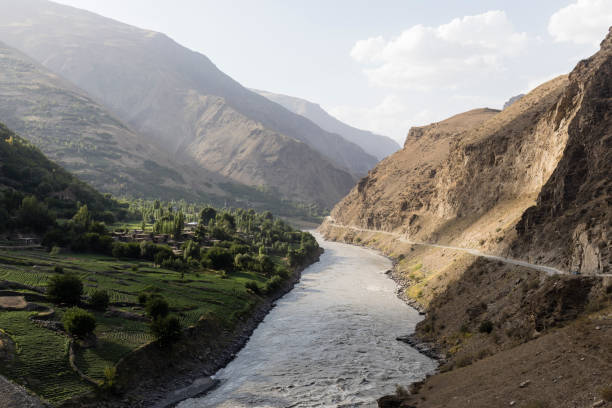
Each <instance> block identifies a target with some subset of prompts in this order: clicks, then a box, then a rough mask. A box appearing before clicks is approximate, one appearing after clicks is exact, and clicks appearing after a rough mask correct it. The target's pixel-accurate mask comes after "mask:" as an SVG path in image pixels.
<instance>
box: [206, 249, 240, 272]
mask: <svg viewBox="0 0 612 408" xmlns="http://www.w3.org/2000/svg"><path fill="white" fill-rule="evenodd" d="M202 260H208V263H209V265H210V266H211V268H213V269H229V268H231V267H232V266H233V265H234V257H233V256H232V253H231V252H230V251H229V250H228V249H225V248H219V247H216V246H215V247H212V248H209V249H208V250H206V252H205V253H204V254H203V256H202Z"/></svg>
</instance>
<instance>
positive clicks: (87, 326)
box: [62, 307, 96, 338]
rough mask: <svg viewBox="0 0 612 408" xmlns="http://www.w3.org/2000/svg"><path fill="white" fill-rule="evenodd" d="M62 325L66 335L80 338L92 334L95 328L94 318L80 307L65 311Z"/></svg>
mask: <svg viewBox="0 0 612 408" xmlns="http://www.w3.org/2000/svg"><path fill="white" fill-rule="evenodd" d="M62 323H63V324H64V328H65V329H66V331H67V332H68V333H70V334H72V335H73V336H75V337H80V338H83V337H86V336H87V335H89V334H91V333H93V331H94V329H95V328H96V319H95V318H94V316H93V315H92V314H91V313H89V312H87V311H86V310H83V309H81V308H80V307H71V308H70V309H68V310H66V311H65V312H64V316H63V317H62Z"/></svg>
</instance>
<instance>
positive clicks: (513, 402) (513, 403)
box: [508, 401, 516, 407]
mask: <svg viewBox="0 0 612 408" xmlns="http://www.w3.org/2000/svg"><path fill="white" fill-rule="evenodd" d="M508 405H510V406H511V407H513V406H515V405H516V401H510V404H508Z"/></svg>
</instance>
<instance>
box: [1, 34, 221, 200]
mask: <svg viewBox="0 0 612 408" xmlns="http://www.w3.org/2000/svg"><path fill="white" fill-rule="evenodd" d="M0 120H2V121H3V122H4V123H6V124H7V126H9V127H10V128H11V129H13V130H14V131H16V132H18V133H19V134H20V135H21V136H23V137H24V138H27V139H28V140H30V141H31V142H33V143H34V144H35V145H36V146H38V147H39V148H40V149H41V150H42V151H43V152H44V153H45V154H46V155H48V156H49V157H50V158H51V159H52V160H55V161H57V162H58V163H60V164H61V165H62V166H64V167H65V168H66V169H68V170H70V171H72V172H74V174H76V175H78V176H79V177H80V178H81V179H82V180H84V181H87V182H89V183H91V184H92V185H94V186H96V187H97V188H99V189H101V190H102V191H105V192H111V193H113V194H117V195H135V196H143V197H156V196H160V197H164V198H172V197H177V198H178V197H182V198H191V199H201V198H203V197H205V196H206V195H208V194H218V195H223V192H222V191H221V190H220V189H219V188H218V187H214V185H213V184H214V183H216V182H220V181H222V182H227V180H226V179H223V178H221V177H218V176H215V175H213V174H207V173H206V172H204V171H202V172H199V173H197V174H196V173H194V172H193V171H189V170H188V169H187V168H186V167H183V166H175V165H174V164H173V163H171V162H169V161H168V160H167V159H166V157H165V156H167V154H165V153H163V152H161V151H160V150H158V149H156V148H155V147H154V146H152V145H151V144H150V143H148V142H147V141H146V139H144V138H142V137H141V136H140V135H138V134H137V133H135V132H133V131H132V130H130V129H129V128H128V127H127V126H125V125H124V124H122V123H121V122H120V121H119V120H118V119H117V118H116V117H114V116H113V115H112V114H110V113H109V112H108V111H106V110H105V109H104V108H103V107H101V106H100V105H99V104H97V103H96V102H95V101H93V100H92V99H91V98H90V97H88V96H87V95H86V94H84V92H83V91H81V90H80V89H78V88H77V87H75V86H73V85H72V84H70V83H68V82H67V81H65V80H63V79H61V78H59V77H58V76H57V75H55V74H53V73H51V72H49V71H48V70H47V69H46V68H44V67H42V66H41V65H40V64H38V63H37V62H35V61H33V60H31V59H30V58H29V57H27V56H25V55H23V54H22V53H20V52H19V51H17V50H15V49H13V48H10V47H7V46H6V45H4V44H2V43H0Z"/></svg>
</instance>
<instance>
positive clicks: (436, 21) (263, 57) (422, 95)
mask: <svg viewBox="0 0 612 408" xmlns="http://www.w3.org/2000/svg"><path fill="white" fill-rule="evenodd" d="M58 2H59V3H63V4H68V5H72V6H75V7H78V8H82V9H86V10H90V11H93V12H95V13H98V14H101V15H103V16H106V17H110V18H113V19H115V20H119V21H122V22H124V23H128V24H132V25H135V26H138V27H141V28H145V29H150V30H155V31H159V32H162V33H164V34H167V35H168V36H169V37H171V38H173V39H174V40H175V41H177V42H179V43H180V44H182V45H184V46H186V47H188V48H190V49H192V50H195V51H198V52H201V53H203V54H205V55H206V56H207V57H209V58H210V59H211V60H212V61H213V62H214V63H215V64H216V65H217V67H219V68H220V69H221V70H222V71H224V72H225V73H226V74H228V75H230V76H231V77H232V78H234V79H235V80H237V81H238V82H240V83H241V84H242V85H244V86H246V87H249V88H257V89H264V90H267V91H271V92H276V93H282V94H285V95H291V96H296V97H300V98H304V99H307V100H309V101H311V102H315V103H318V104H320V105H321V106H322V107H323V108H324V109H326V110H327V111H328V112H330V113H331V114H332V115H334V116H336V117H337V118H339V119H340V120H342V121H344V122H346V123H348V124H350V125H353V126H356V127H359V128H362V129H367V130H371V131H373V132H376V133H380V134H384V135H387V136H390V137H393V138H394V139H395V140H397V141H398V143H400V144H402V143H403V140H404V138H405V135H406V133H407V132H408V130H409V128H410V127H411V126H420V125H425V124H429V123H431V122H434V121H439V120H443V119H445V118H447V117H449V116H452V115H454V114H457V113H461V112H464V111H466V110H470V109H474V108H479V107H490V108H498V109H499V108H501V107H502V105H503V103H504V102H505V101H506V100H508V99H509V98H510V97H511V96H514V95H517V94H519V93H524V92H527V91H529V90H530V89H533V88H534V87H535V86H537V85H538V84H540V83H542V82H544V81H546V80H548V79H551V78H554V77H555V76H557V75H560V74H565V73H568V72H569V71H571V69H572V68H573V67H574V66H575V65H576V63H577V62H578V61H579V60H580V59H583V58H586V57H588V56H590V55H592V54H593V53H594V52H596V51H597V49H598V48H599V43H600V41H601V40H602V39H603V38H604V36H605V35H606V33H607V31H608V27H609V26H610V25H612V0H537V1H534V0H513V1H507V0H464V1H456V0H377V1H374V0H334V1H329V0H307V1H305V0H302V1H298V0H257V1H253V0H223V1H219V0H59V1H58Z"/></svg>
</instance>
